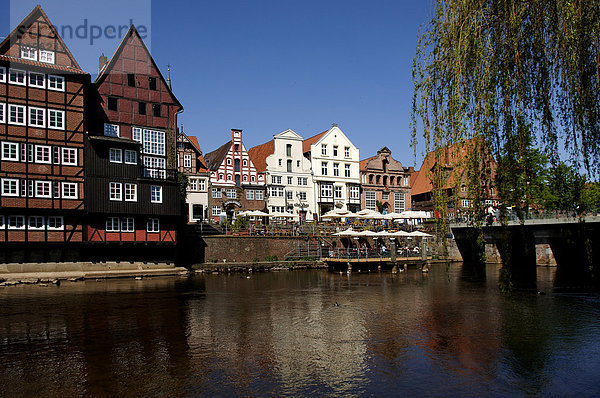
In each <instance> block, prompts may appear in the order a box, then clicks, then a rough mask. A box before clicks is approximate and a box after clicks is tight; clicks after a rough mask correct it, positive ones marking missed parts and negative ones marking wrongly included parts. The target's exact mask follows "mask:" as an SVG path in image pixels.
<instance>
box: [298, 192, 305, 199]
mask: <svg viewBox="0 0 600 398" xmlns="http://www.w3.org/2000/svg"><path fill="white" fill-rule="evenodd" d="M298 199H299V200H306V192H303V191H300V192H298Z"/></svg>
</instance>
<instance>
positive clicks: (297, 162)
mask: <svg viewBox="0 0 600 398" xmlns="http://www.w3.org/2000/svg"><path fill="white" fill-rule="evenodd" d="M296 167H298V168H300V161H299V160H296Z"/></svg>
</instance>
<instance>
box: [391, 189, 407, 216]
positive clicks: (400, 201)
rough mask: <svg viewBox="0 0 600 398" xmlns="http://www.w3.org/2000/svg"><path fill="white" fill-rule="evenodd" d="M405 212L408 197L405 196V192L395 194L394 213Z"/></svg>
mask: <svg viewBox="0 0 600 398" xmlns="http://www.w3.org/2000/svg"><path fill="white" fill-rule="evenodd" d="M400 205H402V206H400ZM404 210H406V197H405V196H404V192H394V212H395V213H402V212H403V211H404Z"/></svg>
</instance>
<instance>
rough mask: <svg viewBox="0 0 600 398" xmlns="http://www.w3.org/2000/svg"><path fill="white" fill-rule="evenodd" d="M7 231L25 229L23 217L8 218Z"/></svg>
mask: <svg viewBox="0 0 600 398" xmlns="http://www.w3.org/2000/svg"><path fill="white" fill-rule="evenodd" d="M8 229H25V216H8Z"/></svg>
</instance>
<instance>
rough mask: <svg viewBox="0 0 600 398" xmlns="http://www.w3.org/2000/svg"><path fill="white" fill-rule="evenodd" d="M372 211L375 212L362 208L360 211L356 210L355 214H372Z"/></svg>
mask: <svg viewBox="0 0 600 398" xmlns="http://www.w3.org/2000/svg"><path fill="white" fill-rule="evenodd" d="M373 213H377V212H376V211H375V210H369V209H362V210H360V211H357V212H356V215H358V216H366V215H367V214H373Z"/></svg>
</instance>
